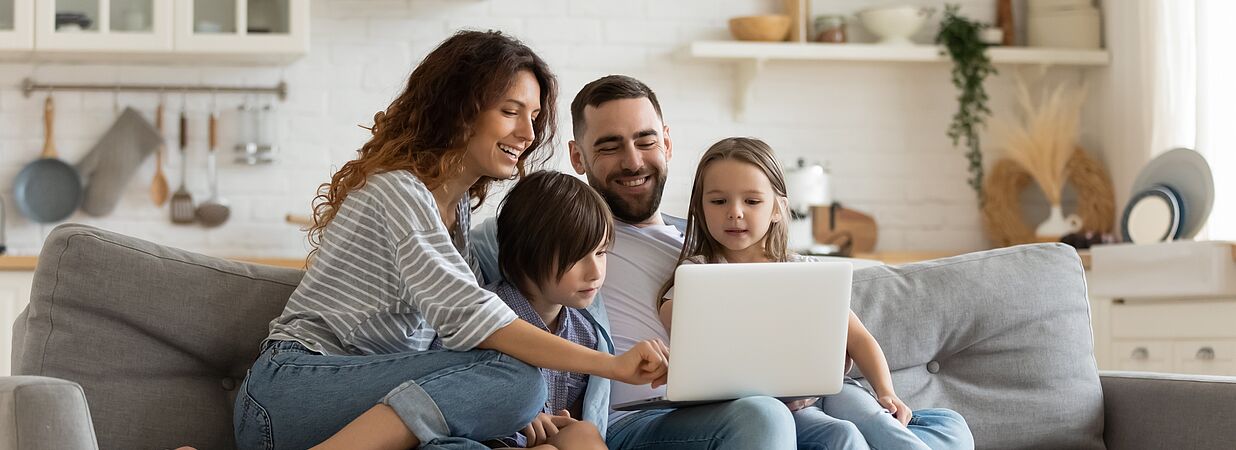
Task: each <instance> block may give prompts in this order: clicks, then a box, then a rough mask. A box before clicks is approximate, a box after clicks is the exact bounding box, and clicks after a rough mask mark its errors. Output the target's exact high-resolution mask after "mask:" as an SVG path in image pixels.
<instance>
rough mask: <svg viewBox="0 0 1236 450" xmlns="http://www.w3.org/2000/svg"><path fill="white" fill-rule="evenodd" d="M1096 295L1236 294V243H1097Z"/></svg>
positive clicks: (1093, 251)
mask: <svg viewBox="0 0 1236 450" xmlns="http://www.w3.org/2000/svg"><path fill="white" fill-rule="evenodd" d="M1090 258H1091V261H1090V272H1089V273H1088V274H1087V284H1088V285H1089V287H1090V294H1091V295H1094V296H1097V297H1107V298H1171V297H1174V298H1182V297H1227V296H1234V295H1236V263H1234V262H1233V261H1232V245H1231V243H1229V242H1222V241H1171V242H1162V243H1157V244H1113V245H1096V246H1094V247H1091V248H1090Z"/></svg>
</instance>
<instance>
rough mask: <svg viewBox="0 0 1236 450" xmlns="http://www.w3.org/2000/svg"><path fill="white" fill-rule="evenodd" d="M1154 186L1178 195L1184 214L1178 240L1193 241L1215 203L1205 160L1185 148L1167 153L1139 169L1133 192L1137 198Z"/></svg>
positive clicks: (1212, 186) (1210, 177) (1213, 188)
mask: <svg viewBox="0 0 1236 450" xmlns="http://www.w3.org/2000/svg"><path fill="white" fill-rule="evenodd" d="M1156 184H1161V185H1164V186H1167V187H1170V188H1172V190H1173V191H1175V192H1176V194H1178V195H1179V196H1180V207H1181V209H1182V210H1183V212H1184V214H1183V218H1182V220H1181V226H1180V233H1179V236H1178V237H1177V239H1192V238H1193V236H1196V235H1197V232H1198V231H1201V229H1202V226H1203V225H1205V224H1206V218H1207V217H1209V216H1210V209H1211V208H1212V207H1213V206H1214V202H1215V181H1214V177H1213V176H1212V175H1211V173H1210V165H1209V164H1207V163H1206V158H1203V157H1202V155H1201V154H1200V153H1198V152H1196V151H1193V150H1190V149H1187V148H1177V149H1174V150H1169V151H1168V152H1167V153H1164V154H1162V155H1159V156H1158V157H1157V158H1155V159H1153V160H1151V161H1150V162H1149V163H1147V164H1146V167H1144V168H1142V170H1141V172H1140V173H1138V174H1137V179H1136V180H1134V181H1133V190H1132V192H1133V193H1134V194H1135V195H1136V194H1137V193H1139V192H1142V191H1145V190H1148V189H1150V188H1151V187H1153V186H1154V185H1156ZM1126 209H1127V208H1126Z"/></svg>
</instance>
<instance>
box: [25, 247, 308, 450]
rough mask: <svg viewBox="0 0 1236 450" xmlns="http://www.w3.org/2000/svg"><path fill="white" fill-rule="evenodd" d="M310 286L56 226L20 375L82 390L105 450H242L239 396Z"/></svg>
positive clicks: (41, 269)
mask: <svg viewBox="0 0 1236 450" xmlns="http://www.w3.org/2000/svg"><path fill="white" fill-rule="evenodd" d="M302 275H303V273H302V272H301V271H298V270H291V269H284V268H277V267H270V266H260V265H254V264H244V263H238V262H233V261H228V260H224V259H219V258H212V257H208V256H204V255H199V254H195V253H190V252H186V251H181V250H176V249H173V248H169V247H164V246H160V245H156V244H153V243H150V242H146V241H142V240H140V239H135V238H132V237H127V236H123V235H120V234H117V233H113V232H109V231H104V230H100V229H97V228H93V227H89V226H84V225H74V224H69V225H62V226H59V227H57V228H56V229H55V230H54V231H52V233H51V235H50V236H49V237H48V239H47V241H46V243H45V244H44V246H43V250H42V253H41V254H40V257H39V263H38V268H37V269H36V271H35V276H34V285H33V288H32V290H31V299H30V300H31V301H30V305H29V307H27V309H26V311H25V312H24V313H23V315H22V316H21V317H19V318H18V323H17V324H16V328H15V330H16V332H15V342H14V356H13V367H14V374H16V375H41V376H49V377H55V378H62V379H66V380H70V381H74V382H77V383H79V384H81V386H82V388H83V389H84V390H85V393H86V399H87V402H88V404H89V406H90V413H91V417H92V418H93V421H94V427H95V431H96V433H97V436H98V441H99V446H100V448H133V449H137V448H176V447H178V446H181V445H192V446H195V447H197V448H198V449H199V450H206V449H216V448H233V447H234V446H235V444H234V439H233V432H232V401H233V399H234V398H235V394H236V389H237V388H238V387H239V386H240V383H241V381H242V380H243V379H244V377H245V373H246V371H247V370H248V368H249V366H250V365H251V364H252V363H253V361H254V359H255V358H256V357H257V354H258V344H259V343H260V342H261V340H262V339H264V338H265V337H266V333H267V326H268V324H269V322H270V320H271V319H272V318H274V317H275V316H277V315H278V314H279V313H280V312H281V311H282V310H283V306H284V303H286V302H287V299H288V297H289V296H290V295H291V293H292V290H293V289H294V288H295V287H296V285H297V284H298V283H299V282H300V279H301V276H302Z"/></svg>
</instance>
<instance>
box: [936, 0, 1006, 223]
mask: <svg viewBox="0 0 1236 450" xmlns="http://www.w3.org/2000/svg"><path fill="white" fill-rule="evenodd" d="M958 9H959V6H958V5H947V6H945V8H944V19H943V20H941V21H940V32H939V33H937V34H936V44H939V45H943V46H944V50H945V51H947V52H948V55H949V57H951V58H952V60H953V86H956V87H957V91H958V95H957V113H956V114H953V122H952V123H951V124H949V127H948V137H950V138H952V139H953V145H954V146H957V145H958V144H960V143H961V141H962V140H963V139H964V140H965V148H966V159H967V160H969V162H970V179H969V180H968V181H969V183H970V187H971V188H974V193H975V195H976V196H977V197H978V200H979V203H980V204H981V203H982V202H983V153H982V147H981V145H980V143H979V136H978V132H979V128H981V127H982V126H983V120H984V119H985V118H986V117H988V116H990V115H991V110H989V109H987V90H986V89H984V88H983V81H984V80H985V79H987V76H988V75H992V74H995V73H996V68H995V67H993V66H992V65H991V58H988V57H987V44H984V43H983V41H981V40H980V39H979V32H980V31H982V30H983V28H986V25H983V24H981V23H978V22H975V21H972V20H970V19H967V18H965V17H962V16H960V15H958V14H957V12H958Z"/></svg>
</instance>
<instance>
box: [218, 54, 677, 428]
mask: <svg viewBox="0 0 1236 450" xmlns="http://www.w3.org/2000/svg"><path fill="white" fill-rule="evenodd" d="M556 97H557V86H556V81H555V78H554V76H553V74H552V73H551V72H550V71H549V69H548V67H547V66H546V64H545V62H544V61H543V60H542V59H541V58H540V57H538V56H537V55H536V54H535V53H533V52H532V50H531V49H529V48H528V47H527V46H525V45H523V44H522V43H520V42H518V41H516V40H514V39H512V38H510V37H508V36H505V35H502V34H501V33H498V32H473V31H464V32H459V33H457V34H455V35H454V36H452V37H451V38H449V39H447V40H446V41H444V42H443V43H442V44H441V45H440V46H438V47H437V48H436V49H435V50H433V51H432V52H430V54H429V55H428V56H426V57H425V59H424V61H422V62H421V63H420V64H419V65H418V66H417V67H416V68H415V69H414V70H413V71H412V74H411V76H410V77H409V79H408V83H407V87H406V88H405V89H404V91H403V93H402V94H400V95H399V96H398V97H397V98H396V99H395V100H394V101H393V102H392V103H391V104H390V106H388V107H387V108H386V110H385V111H383V112H379V113H377V115H375V117H374V124H373V127H372V128H371V131H372V132H373V137H372V138H371V139H370V140H369V141H368V142H367V143H365V144H364V146H363V147H362V148H361V149H360V152H359V155H358V156H357V158H356V159H354V160H352V161H349V162H348V163H346V164H344V166H343V167H342V168H341V169H339V171H338V172H336V173H335V174H334V175H333V176H332V177H331V181H330V183H328V184H324V185H323V186H322V189H321V190H320V191H319V195H318V197H317V199H316V201H315V206H314V213H315V214H314V225H313V227H312V228H311V229H310V231H309V235H310V242H311V243H313V244H314V247H315V249H314V253H313V254H312V256H311V259H310V263H309V266H308V270H307V271H306V273H305V277H304V279H303V280H302V281H301V283H300V285H299V286H298V287H297V288H296V290H295V291H294V292H293V293H292V296H291V298H289V299H288V303H287V306H286V307H285V308H284V311H283V314H281V315H280V316H279V317H278V318H276V319H275V320H273V321H272V322H271V324H270V334H269V335H268V337H267V338H266V340H265V341H264V342H263V343H262V349H261V354H260V356H259V357H258V359H257V361H256V362H255V363H254V365H253V368H252V369H251V370H250V372H249V375H248V376H247V377H246V378H245V382H244V385H243V387H242V389H240V391H239V394H238V396H237V398H236V408H235V418H234V421H235V426H236V440H237V444H238V446H239V447H241V448H308V447H310V446H314V445H319V447H320V448H353V449H360V448H392V449H394V448H398V449H406V448H416V447H421V448H452V449H454V448H484V446H482V445H481V444H479V443H478V441H482V440H486V439H491V438H495V437H498V436H507V435H511V434H513V433H515V432H517V431H520V430H523V429H524V428H525V427H526V426H528V425H529V423H531V422H532V421H533V419H534V417H536V416H537V413H538V412H539V411H541V408H542V407H543V406H544V404H545V399H546V393H545V387H544V382H543V381H542V379H541V374H540V372H539V371H538V370H537V367H543V368H548V369H553V370H560V371H564V372H576V373H587V374H592V375H597V376H601V377H605V378H610V379H615V380H619V381H623V382H626V383H631V384H645V383H654V384H661V383H663V382H664V378H665V373H666V365H665V363H666V358H667V354H666V350H665V347H664V346H663V345H662V344H661V343H659V342H655V341H649V342H642V343H640V345H638V346H636V347H635V348H633V349H631V350H630V351H628V352H627V353H624V354H622V355H619V356H613V355H609V354H606V353H601V352H597V351H595V350H591V349H588V348H585V347H583V346H580V345H577V344H574V343H571V342H569V341H567V340H565V339H562V338H559V337H557V336H554V335H552V334H550V333H547V332H545V331H543V330H541V329H540V328H538V327H536V326H534V325H531V324H529V323H528V322H525V321H522V320H516V314H515V313H514V312H512V310H511V309H510V308H509V307H508V306H506V304H505V303H504V302H503V301H502V300H501V299H499V298H498V297H497V296H496V295H495V294H494V293H492V292H489V291H486V290H484V289H482V288H481V287H480V286H479V284H478V273H479V269H478V268H477V264H476V261H475V260H474V258H473V257H472V256H471V255H470V252H469V243H468V229H469V215H470V212H471V211H472V210H473V209H475V208H476V207H479V206H480V205H481V204H482V203H483V202H484V201H485V196H486V193H487V190H488V188H489V186H490V184H491V183H492V182H493V181H496V180H500V179H508V178H516V177H518V176H521V175H522V174H523V173H524V171H525V164H526V163H527V161H528V160H529V158H532V157H534V155H535V157H537V158H539V159H540V160H545V159H546V158H547V157H548V155H545V156H542V154H546V153H548V152H549V151H548V150H543V148H544V147H546V146H547V144H548V143H549V142H552V139H553V137H552V133H553V130H554V129H555V128H556V127H555V125H556V123H555V117H554V112H555V111H556V108H557V106H556V105H555V100H556ZM547 206H548V205H547ZM530 232H532V230H530ZM435 339H436V340H437V341H438V342H440V344H441V346H443V347H445V349H442V350H430V349H429V348H430V344H431V343H432V342H434V341H435ZM534 366H535V367H534Z"/></svg>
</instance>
